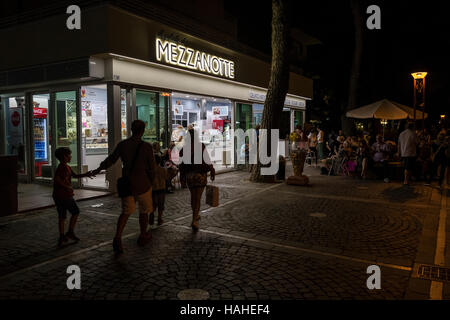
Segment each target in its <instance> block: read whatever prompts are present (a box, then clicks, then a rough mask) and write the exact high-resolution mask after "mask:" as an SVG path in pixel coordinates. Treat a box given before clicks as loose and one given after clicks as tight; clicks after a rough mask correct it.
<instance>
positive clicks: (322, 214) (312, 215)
mask: <svg viewBox="0 0 450 320" xmlns="http://www.w3.org/2000/svg"><path fill="white" fill-rule="evenodd" d="M309 216H310V217H313V218H326V217H327V214H326V213H322V212H314V213H311V214H310V215H309Z"/></svg>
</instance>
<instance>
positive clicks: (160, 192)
mask: <svg viewBox="0 0 450 320" xmlns="http://www.w3.org/2000/svg"><path fill="white" fill-rule="evenodd" d="M174 171H175V170H174V169H173V168H168V169H166V168H163V167H160V166H158V165H157V166H156V169H155V176H154V179H153V183H152V198H153V212H152V213H150V216H149V218H148V223H149V224H150V225H153V224H154V223H155V212H156V209H158V225H159V226H160V225H162V224H163V219H162V214H163V211H164V202H165V200H166V181H167V180H168V179H169V178H170V177H173V173H174Z"/></svg>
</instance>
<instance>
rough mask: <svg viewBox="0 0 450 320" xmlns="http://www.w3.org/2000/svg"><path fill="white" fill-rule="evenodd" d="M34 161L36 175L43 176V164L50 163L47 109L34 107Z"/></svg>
mask: <svg viewBox="0 0 450 320" xmlns="http://www.w3.org/2000/svg"><path fill="white" fill-rule="evenodd" d="M33 133H34V162H35V167H36V176H38V177H40V176H41V166H42V165H43V164H47V163H48V137H47V109H46V108H36V107H35V108H33Z"/></svg>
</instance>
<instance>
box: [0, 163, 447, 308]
mask: <svg viewBox="0 0 450 320" xmlns="http://www.w3.org/2000/svg"><path fill="white" fill-rule="evenodd" d="M289 169H290V168H289ZM306 173H307V174H308V175H310V180H311V182H312V184H313V185H312V186H311V187H294V186H287V185H286V184H283V183H282V184H256V183H251V182H249V181H248V173H246V172H240V171H237V172H232V173H226V174H223V175H218V176H217V179H216V182H215V185H217V186H219V189H220V204H221V205H220V206H219V207H217V208H210V207H209V206H207V205H206V204H204V199H203V201H202V208H201V210H202V211H203V212H202V213H201V216H202V219H201V220H200V231H199V232H198V233H197V234H193V233H192V231H191V230H190V227H189V225H190V221H191V211H190V204H189V192H188V191H187V190H185V189H183V190H177V191H176V192H175V193H174V194H171V195H167V197H166V211H165V215H164V221H165V224H164V225H163V226H161V227H158V228H154V229H153V239H152V241H151V242H150V243H149V244H148V245H147V246H146V247H144V248H142V247H138V246H137V245H136V239H137V236H138V230H139V226H138V221H137V218H138V215H137V214H135V215H133V216H132V218H131V219H130V220H129V222H128V224H127V227H126V229H125V232H124V235H125V238H124V247H125V254H124V255H122V256H120V257H118V258H117V257H115V256H114V254H113V252H112V247H111V240H112V237H113V235H114V230H115V227H116V221H117V217H118V215H119V214H120V200H119V199H118V198H117V197H115V196H108V197H105V198H100V199H94V200H87V201H82V202H79V206H80V209H81V215H80V218H79V223H78V225H77V230H76V231H77V234H78V236H79V237H80V238H81V239H82V240H81V241H80V242H79V243H77V244H72V245H67V246H65V247H64V248H61V249H58V248H57V247H56V240H57V215H56V212H55V209H54V208H49V209H45V210H38V211H35V212H30V213H28V214H24V215H17V216H10V217H5V218H1V219H0V231H1V232H0V299H101V300H103V299H107V300H109V299H113V300H116V299H120V300H123V299H150V300H166V299H178V298H177V295H178V293H179V292H180V291H182V290H185V289H201V290H205V291H207V292H208V293H209V298H210V299H211V300H233V299H234V300H236V299H248V300H256V299H263V300H265V299H272V300H277V299H281V300H287V299H289V300H308V299H404V298H405V297H410V295H409V294H410V293H409V292H410V289H411V288H412V287H413V286H412V285H411V271H409V269H407V270H401V268H404V267H406V268H411V267H412V266H413V264H414V263H415V260H416V257H417V255H418V250H419V247H420V244H421V243H422V242H423V233H424V230H425V229H424V226H425V224H426V223H427V222H426V221H428V220H427V219H430V218H431V217H436V216H439V210H440V207H439V206H437V205H436V204H435V203H433V202H432V194H433V191H432V190H433V189H432V188H430V187H425V186H421V185H419V184H417V185H415V186H414V187H411V188H404V187H402V186H401V185H400V184H398V183H390V184H385V183H383V182H380V181H372V180H367V181H363V180H358V179H355V178H348V177H328V176H320V175H318V169H315V168H306ZM288 174H289V170H288ZM429 241H430V242H432V241H435V239H432V238H430V239H429ZM369 263H380V265H381V270H382V290H368V289H367V287H366V280H367V278H368V275H367V273H366V268H367V267H368V266H369V265H370V264H369ZM72 264H75V265H78V266H80V268H81V272H82V284H81V285H82V289H81V290H68V289H67V287H66V280H67V277H68V275H67V273H66V268H67V266H69V265H72ZM386 264H394V265H398V266H399V268H396V267H389V266H386Z"/></svg>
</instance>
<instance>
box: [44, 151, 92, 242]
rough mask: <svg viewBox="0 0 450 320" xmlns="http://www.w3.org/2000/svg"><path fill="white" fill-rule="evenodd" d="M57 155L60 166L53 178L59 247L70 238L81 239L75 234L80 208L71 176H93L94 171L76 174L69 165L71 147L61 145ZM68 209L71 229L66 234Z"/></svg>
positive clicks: (56, 152)
mask: <svg viewBox="0 0 450 320" xmlns="http://www.w3.org/2000/svg"><path fill="white" fill-rule="evenodd" d="M55 157H56V159H58V160H59V166H58V168H57V169H56V172H55V177H54V179H53V200H54V201H55V205H56V210H57V212H58V223H59V239H58V247H60V246H62V245H63V243H65V242H67V241H68V240H69V239H70V240H74V241H77V242H78V241H79V240H80V239H79V238H78V237H77V236H76V235H75V233H74V228H75V224H76V223H77V219H78V215H79V213H80V209H78V206H77V203H76V202H75V200H74V199H73V195H74V193H73V188H72V182H71V178H72V177H73V178H83V177H90V178H91V177H92V172H91V171H89V172H87V173H85V174H75V173H74V172H73V171H72V169H71V168H70V167H69V166H68V165H67V163H69V162H70V160H71V159H72V151H70V149H69V148H66V147H61V148H58V149H56V151H55ZM67 211H69V212H70V214H71V217H70V223H69V231H68V232H67V233H66V234H64V226H65V222H66V216H67Z"/></svg>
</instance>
